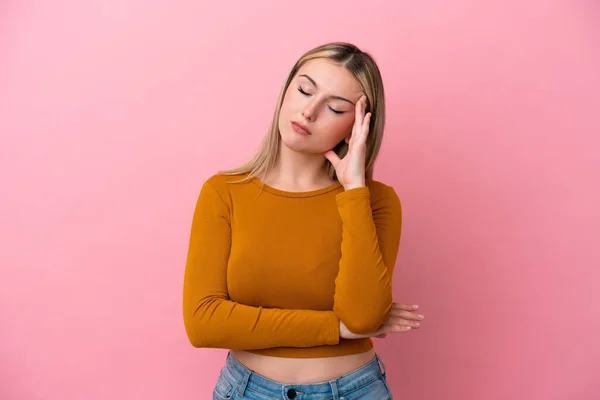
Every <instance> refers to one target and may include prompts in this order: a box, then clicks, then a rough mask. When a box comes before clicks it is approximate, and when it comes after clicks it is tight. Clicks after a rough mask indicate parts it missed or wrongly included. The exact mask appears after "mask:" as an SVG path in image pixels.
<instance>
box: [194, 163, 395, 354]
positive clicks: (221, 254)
mask: <svg viewBox="0 0 600 400" xmlns="http://www.w3.org/2000/svg"><path fill="white" fill-rule="evenodd" d="M242 177H243V176H224V175H214V176H212V177H210V178H209V179H208V180H207V181H206V182H204V184H203V186H202V189H201V191H200V195H199V197H198V200H197V203H196V207H195V210H194V214H193V219H192V225H191V235H190V241H189V250H188V255H187V263H186V269H185V276H184V284H183V317H184V324H185V329H186V332H187V335H188V338H189V340H190V342H191V343H192V345H193V346H195V347H211V348H224V349H238V350H247V351H251V352H254V353H258V354H264V355H269V356H276V357H296V358H303V357H333V356H340V355H346V354H354V353H360V352H364V351H367V350H369V349H370V348H372V347H373V341H372V340H371V339H370V338H366V339H354V340H349V339H341V338H340V337H339V321H340V320H341V321H342V322H343V323H344V324H345V325H346V326H347V327H348V329H349V330H350V331H352V332H355V333H359V334H367V333H372V332H375V331H376V330H377V329H378V327H379V326H380V325H381V324H382V323H383V322H384V321H385V320H386V318H387V316H388V314H389V312H390V310H391V306H392V273H393V270H394V264H395V262H396V256H397V253H398V247H399V244H400V231H401V224H402V212H401V205H400V201H399V198H398V196H397V194H396V192H395V191H394V189H393V188H392V187H390V186H387V185H385V184H383V183H381V182H378V181H375V180H367V184H366V186H365V187H360V188H356V189H351V190H347V191H346V190H344V187H343V186H342V185H341V184H339V183H338V184H334V185H331V186H329V187H326V188H323V189H320V190H313V191H309V192H287V191H283V190H279V189H276V188H273V187H270V186H267V185H264V186H263V183H262V182H261V181H260V180H258V179H256V178H255V179H254V180H253V181H252V182H247V183H242V184H239V183H230V181H234V180H239V179H240V178H242ZM261 187H262V191H261Z"/></svg>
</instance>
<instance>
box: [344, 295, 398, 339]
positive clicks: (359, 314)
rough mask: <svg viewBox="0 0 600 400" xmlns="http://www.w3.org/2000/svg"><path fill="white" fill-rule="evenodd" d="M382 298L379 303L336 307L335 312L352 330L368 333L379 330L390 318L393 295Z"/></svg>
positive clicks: (358, 332) (363, 333)
mask: <svg viewBox="0 0 600 400" xmlns="http://www.w3.org/2000/svg"><path fill="white" fill-rule="evenodd" d="M380 300H381V301H379V302H377V303H367V302H361V303H360V304H357V303H354V304H353V305H352V306H345V307H339V306H338V307H334V312H335V313H336V315H337V316H338V318H339V319H340V320H341V321H342V322H343V323H344V325H346V328H348V330H349V331H350V332H352V333H355V334H358V335H368V334H371V333H374V332H377V330H378V329H379V328H380V327H381V325H383V324H384V323H385V322H386V320H387V319H388V317H389V314H390V311H391V309H392V304H393V300H392V296H391V295H389V296H386V298H385V299H383V298H382V299H380Z"/></svg>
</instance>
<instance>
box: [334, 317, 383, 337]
mask: <svg viewBox="0 0 600 400" xmlns="http://www.w3.org/2000/svg"><path fill="white" fill-rule="evenodd" d="M340 320H341V321H342V322H343V323H344V325H346V328H348V330H349V331H350V332H352V333H356V334H357V335H368V334H371V333H374V332H377V330H378V329H379V327H380V326H381V325H382V324H383V323H384V322H385V318H382V317H379V316H373V315H369V316H366V315H365V316H350V317H347V318H343V317H341V318H340Z"/></svg>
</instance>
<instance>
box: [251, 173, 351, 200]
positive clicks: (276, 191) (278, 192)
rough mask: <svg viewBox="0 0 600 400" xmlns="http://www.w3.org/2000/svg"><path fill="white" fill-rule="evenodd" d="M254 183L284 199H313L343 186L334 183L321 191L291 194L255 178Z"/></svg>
mask: <svg viewBox="0 0 600 400" xmlns="http://www.w3.org/2000/svg"><path fill="white" fill-rule="evenodd" d="M252 182H253V183H254V184H255V185H256V186H258V187H260V188H262V189H263V190H264V191H266V192H269V193H272V194H275V195H278V196H283V197H312V196H318V195H321V194H325V193H329V192H331V191H333V190H336V189H338V188H340V187H342V184H341V183H339V182H336V183H332V184H331V185H328V186H325V187H322V188H320V189H315V190H308V191H304V192H290V191H287V190H282V189H277V188H275V187H273V186H269V185H267V184H266V183H264V182H263V181H261V180H260V179H258V178H256V177H254V178H252Z"/></svg>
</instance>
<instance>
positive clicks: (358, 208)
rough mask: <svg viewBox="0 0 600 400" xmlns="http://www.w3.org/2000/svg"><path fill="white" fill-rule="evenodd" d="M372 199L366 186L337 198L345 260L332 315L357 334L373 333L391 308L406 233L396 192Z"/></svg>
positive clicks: (338, 277) (341, 264)
mask: <svg viewBox="0 0 600 400" xmlns="http://www.w3.org/2000/svg"><path fill="white" fill-rule="evenodd" d="M385 189H386V190H385V191H384V192H385V193H384V194H383V195H382V196H378V198H377V199H373V200H374V201H373V205H371V200H372V199H371V190H370V189H369V187H367V186H363V187H360V188H355V189H351V190H348V191H345V192H342V193H339V194H338V195H337V196H336V203H337V206H338V211H339V214H340V217H341V219H342V257H341V259H340V263H339V272H338V275H337V278H336V281H335V296H334V308H333V310H334V312H335V313H336V315H337V316H338V317H339V318H340V320H341V321H342V322H343V323H344V324H345V325H346V327H347V328H348V329H349V330H350V331H351V332H354V333H358V334H368V333H372V332H375V331H376V330H377V329H378V328H379V326H380V325H381V324H382V323H384V322H385V320H386V318H387V317H388V315H389V312H390V310H391V307H392V303H393V299H392V274H393V269H394V265H395V263H396V257H397V254H398V248H399V244H400V233H401V228H402V210H401V205H400V200H399V198H398V196H397V194H396V192H395V191H394V189H393V188H391V187H389V186H386V187H385Z"/></svg>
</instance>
